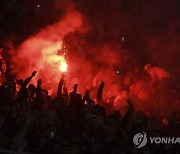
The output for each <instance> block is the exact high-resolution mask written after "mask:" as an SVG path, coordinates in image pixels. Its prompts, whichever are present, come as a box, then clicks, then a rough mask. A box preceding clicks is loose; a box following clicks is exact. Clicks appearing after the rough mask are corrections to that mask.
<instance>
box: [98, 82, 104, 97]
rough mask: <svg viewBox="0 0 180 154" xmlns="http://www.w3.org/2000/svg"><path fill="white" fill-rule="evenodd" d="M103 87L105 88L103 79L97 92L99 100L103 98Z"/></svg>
mask: <svg viewBox="0 0 180 154" xmlns="http://www.w3.org/2000/svg"><path fill="white" fill-rule="evenodd" d="M103 89H104V81H101V84H100V86H99V88H98V92H97V96H96V98H97V100H102V93H103Z"/></svg>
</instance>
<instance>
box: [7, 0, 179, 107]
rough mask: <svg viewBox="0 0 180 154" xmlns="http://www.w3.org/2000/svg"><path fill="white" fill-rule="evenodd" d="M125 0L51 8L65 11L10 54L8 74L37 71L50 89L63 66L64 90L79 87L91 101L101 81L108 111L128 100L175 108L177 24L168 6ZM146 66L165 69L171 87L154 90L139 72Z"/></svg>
mask: <svg viewBox="0 0 180 154" xmlns="http://www.w3.org/2000/svg"><path fill="white" fill-rule="evenodd" d="M128 2H129V3H128ZM128 2H126V1H122V2H120V1H114V3H112V2H111V1H108V0H106V1H104V0H100V1H98V2H97V1H89V2H83V1H76V3H77V4H76V6H77V8H78V11H77V10H75V9H74V5H73V4H72V3H70V4H69V1H68V2H67V4H64V5H63V6H62V5H61V4H60V3H57V4H56V5H55V6H56V9H58V8H61V7H67V9H66V15H65V16H64V17H63V18H62V19H60V21H59V22H57V23H55V24H52V25H49V26H48V27H46V28H43V29H42V30H41V31H40V32H39V33H38V34H36V35H34V36H31V37H29V38H28V39H27V40H25V41H24V42H23V43H22V44H21V45H20V46H19V47H18V49H16V50H12V51H11V52H10V54H11V57H12V58H11V70H12V74H15V75H17V76H18V77H21V78H25V77H27V76H28V75H30V74H31V72H32V71H34V70H36V71H38V76H37V78H41V79H42V80H43V83H44V85H43V86H44V88H47V89H49V90H52V87H54V88H55V87H56V86H55V85H57V83H58V81H59V79H60V77H61V72H62V70H59V67H62V66H64V67H66V66H65V65H66V63H68V70H67V72H66V74H65V76H66V80H67V84H69V85H68V88H69V89H68V90H71V88H72V86H73V84H75V83H79V91H80V92H81V93H82V94H84V93H83V92H84V90H86V89H89V90H90V92H91V95H92V97H93V96H95V94H96V92H97V88H98V85H99V84H100V82H101V80H104V81H105V89H104V93H103V94H104V95H103V98H104V99H105V101H106V102H107V103H111V106H112V108H115V109H119V107H122V106H123V107H124V106H125V105H126V99H127V98H129V97H130V98H132V99H133V101H134V104H135V107H136V108H137V109H141V110H147V109H148V108H154V106H153V105H154V102H156V103H157V104H159V106H158V107H162V108H164V109H169V110H170V111H172V110H174V109H179V107H178V105H179V96H178V92H179V89H178V75H179V71H180V69H179V67H178V66H179V65H180V64H179V49H180V48H179V43H178V40H179V36H178V35H177V32H178V25H179V20H178V19H176V18H175V17H171V16H170V15H169V16H168V17H166V16H165V14H166V10H167V9H166V8H167V7H168V3H165V4H164V5H163V7H162V8H161V9H159V6H158V5H156V3H157V2H156V1H155V2H152V3H149V2H143V1H138V2H137V4H136V2H134V1H128ZM172 5H173V7H175V8H176V6H175V5H174V4H172ZM95 6H96V7H95ZM134 6H135V7H134ZM136 6H137V7H136ZM157 6H158V7H157ZM174 10H175V9H174ZM169 12H171V11H169ZM161 18H162V19H164V23H159V19H161ZM61 50H66V51H67V56H68V57H66V56H65V57H64V55H63V54H62V52H61ZM147 63H151V64H153V65H154V66H159V67H162V68H164V69H165V70H167V72H168V73H169V74H170V76H171V84H169V85H165V86H164V85H163V83H162V85H161V84H160V85H159V86H160V89H155V88H154V87H153V86H152V85H151V84H150V82H151V81H150V76H148V75H147V74H145V72H144V70H143V68H144V65H145V64H147ZM64 67H63V69H64ZM61 69H62V68H61ZM33 82H36V79H34V80H33ZM176 83H177V85H176V86H174V84H176ZM163 86H164V87H163ZM162 87H163V88H162ZM162 89H169V91H166V90H164V91H163V90H162ZM128 90H129V92H127V91H128ZM113 96H114V97H115V101H114V102H115V103H112V102H111V101H110V98H111V97H113ZM168 102H172V104H173V105H169V104H168Z"/></svg>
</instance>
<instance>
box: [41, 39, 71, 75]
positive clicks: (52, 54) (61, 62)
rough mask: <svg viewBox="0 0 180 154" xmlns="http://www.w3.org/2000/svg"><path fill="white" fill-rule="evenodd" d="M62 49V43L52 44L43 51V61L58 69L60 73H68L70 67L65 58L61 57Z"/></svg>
mask: <svg viewBox="0 0 180 154" xmlns="http://www.w3.org/2000/svg"><path fill="white" fill-rule="evenodd" d="M60 49H62V42H56V43H51V45H50V46H47V47H46V48H44V49H43V51H42V53H43V57H44V58H43V61H44V62H45V63H48V64H50V65H51V66H53V68H56V69H58V71H60V72H66V71H67V68H68V65H67V62H66V59H65V57H64V56H62V55H59V54H58V51H59V50H60Z"/></svg>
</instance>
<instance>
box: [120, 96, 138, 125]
mask: <svg viewBox="0 0 180 154" xmlns="http://www.w3.org/2000/svg"><path fill="white" fill-rule="evenodd" d="M127 104H128V109H127V111H126V113H125V115H124V117H123V118H122V120H121V126H123V127H124V126H126V124H127V123H128V121H129V120H130V118H131V117H132V116H133V115H134V112H135V110H134V105H133V103H132V101H131V99H127Z"/></svg>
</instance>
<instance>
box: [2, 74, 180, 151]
mask: <svg viewBox="0 0 180 154" xmlns="http://www.w3.org/2000/svg"><path fill="white" fill-rule="evenodd" d="M36 73H37V72H36V71H34V72H33V73H32V75H31V76H30V77H28V78H26V79H25V80H22V79H14V80H7V81H5V82H4V83H2V85H1V86H0V150H8V151H13V152H18V153H23V152H24V153H25V152H30V153H42V154H56V153H57V154H60V153H61V154H80V153H84V154H91V153H94V154H96V153H98V154H101V153H103V154H120V153H124V154H125V153H127V154H129V153H163V152H165V153H173V154H176V153H178V148H179V144H161V145H155V144H147V145H146V146H145V147H143V148H141V149H136V148H135V146H134V144H133V136H134V135H135V134H136V133H139V132H146V133H147V135H149V136H172V137H177V136H179V135H180V131H179V130H180V121H178V116H179V113H178V112H177V111H175V112H174V113H173V114H172V116H171V117H170V118H169V119H167V118H166V119H165V118H160V117H158V118H157V117H156V116H155V115H153V111H152V112H149V113H148V114H145V113H144V112H142V111H136V110H135V108H134V104H133V102H132V100H130V99H127V110H126V112H125V114H124V115H122V114H121V113H120V111H119V110H115V111H112V112H111V113H108V114H107V110H106V108H105V107H104V106H103V104H104V103H105V102H104V100H103V98H102V93H103V88H104V82H103V81H102V82H101V84H100V85H99V88H98V90H97V96H96V101H94V100H93V99H91V98H90V94H89V91H86V92H85V95H84V96H83V97H82V96H81V94H80V93H78V91H77V89H78V85H77V84H75V85H74V89H73V90H72V92H70V93H68V90H67V88H66V86H65V84H64V82H65V78H64V76H62V78H61V79H60V81H59V85H58V89H57V95H56V97H55V98H52V97H51V96H50V95H49V94H48V91H47V90H45V89H42V86H41V85H42V81H41V80H38V81H37V85H33V84H30V81H31V79H32V78H33V77H34V76H35V75H36ZM17 85H19V88H18V87H17Z"/></svg>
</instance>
